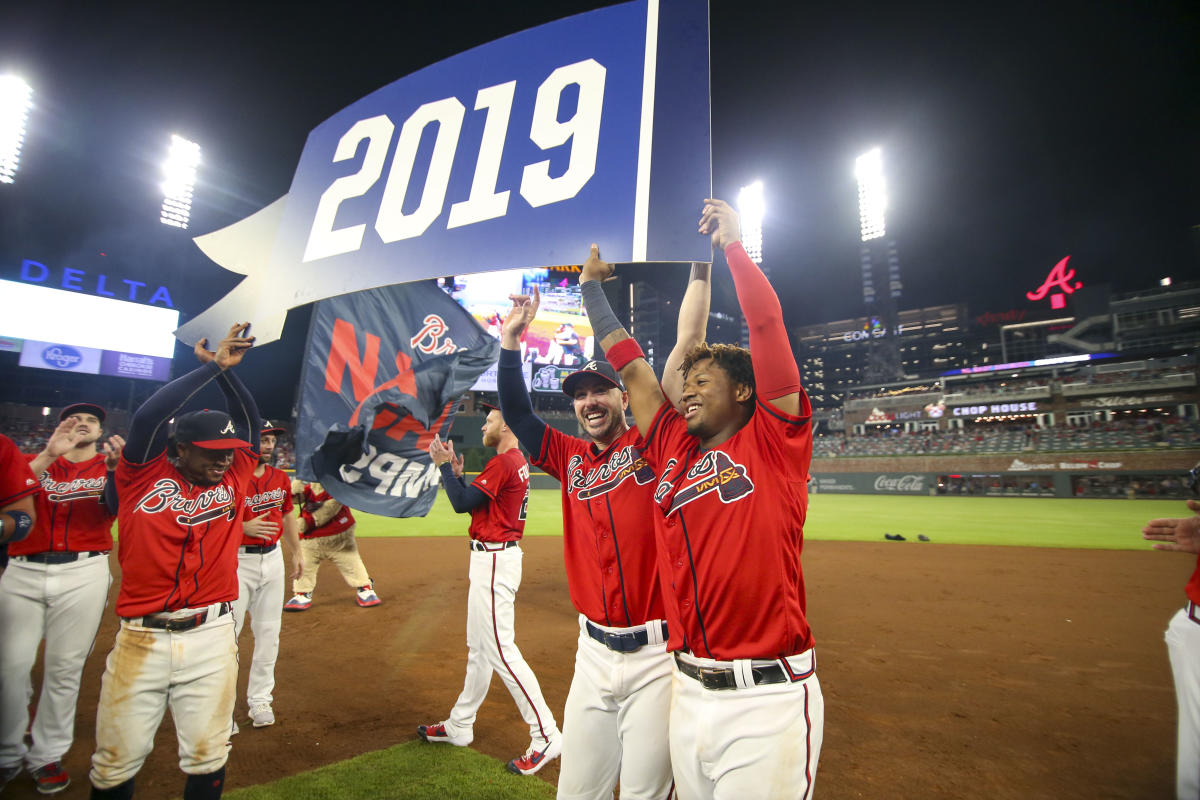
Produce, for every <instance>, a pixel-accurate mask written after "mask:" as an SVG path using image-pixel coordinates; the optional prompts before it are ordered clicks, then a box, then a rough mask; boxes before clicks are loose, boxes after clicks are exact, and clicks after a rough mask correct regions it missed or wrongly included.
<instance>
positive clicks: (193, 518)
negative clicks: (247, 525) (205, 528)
mask: <svg viewBox="0 0 1200 800" xmlns="http://www.w3.org/2000/svg"><path fill="white" fill-rule="evenodd" d="M133 510H134V511H135V512H138V511H144V512H146V513H147V514H158V513H160V512H162V511H166V512H168V513H173V514H175V515H176V516H175V521H176V522H178V523H179V524H180V525H200V524H202V523H205V522H212V521H213V520H216V519H220V518H221V517H224V518H225V519H227V520H232V519H233V518H234V515H235V512H236V511H237V503H235V502H234V499H233V493H232V492H231V491H229V487H228V486H214V487H212V488H211V489H206V490H204V491H203V492H201V493H200V494H198V495H196V496H195V497H193V498H188V497H186V496H185V495H184V493H183V490H182V489H180V488H179V484H178V483H176V482H175V481H174V480H172V479H171V478H160V479H159V480H158V481H157V482H156V483H155V484H154V486H153V488H151V489H150V491H149V492H147V493H146V495H145V497H143V498H142V499H141V500H139V501H138V504H137V506H136V507H135V508H134V509H133Z"/></svg>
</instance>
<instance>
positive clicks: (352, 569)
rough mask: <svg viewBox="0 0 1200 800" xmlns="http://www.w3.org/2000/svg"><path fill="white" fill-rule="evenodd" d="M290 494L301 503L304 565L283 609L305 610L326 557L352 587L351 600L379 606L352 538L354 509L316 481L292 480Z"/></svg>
mask: <svg viewBox="0 0 1200 800" xmlns="http://www.w3.org/2000/svg"><path fill="white" fill-rule="evenodd" d="M292 496H293V497H294V498H295V500H296V502H297V503H298V504H299V505H300V552H301V554H302V555H303V565H302V569H301V572H300V577H299V578H297V579H296V580H294V581H292V590H293V591H294V592H295V593H296V594H295V595H294V596H293V597H292V599H291V600H288V601H287V603H285V604H284V606H283V610H284V611H307V610H308V609H309V608H311V607H312V593H313V590H314V589H316V588H317V570H318V569H320V566H321V562H322V561H325V560H326V559H328V560H329V561H332V562H333V563H334V566H336V567H337V568H338V572H340V573H342V579H343V580H344V581H346V583H347V584H349V585H350V586H351V587H353V588H354V602H355V603H357V604H358V605H359V606H360V607H362V608H374V607H375V606H377V605H379V603H380V600H379V595H377V594H376V593H375V584H374V583H373V582H372V581H371V576H370V575H369V574H368V573H367V567H366V565H365V564H363V560H362V556H361V555H359V553H358V540H357V539H355V537H354V528H355V522H354V512H353V511H351V510H350V507H349V506H344V505H342V504H341V503H340V502H338V501H337V500H335V499H334V498H333V496H332V495H331V494H329V492H327V491H325V487H324V486H322V485H321V484H319V483H305V482H304V481H299V480H293V481H292Z"/></svg>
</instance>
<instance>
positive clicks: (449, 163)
mask: <svg viewBox="0 0 1200 800" xmlns="http://www.w3.org/2000/svg"><path fill="white" fill-rule="evenodd" d="M605 75H606V70H605V68H604V67H603V66H602V65H601V64H599V63H597V62H596V61H595V60H594V59H590V58H589V59H587V60H586V61H579V62H577V63H575V64H568V65H567V66H565V67H559V68H558V69H556V70H554V72H552V73H550V76H549V77H547V78H546V80H544V81H542V84H541V86H539V87H538V91H537V100H536V101H535V102H534V106H533V120H532V124H531V126H530V130H529V138H530V140H531V141H532V142H533V143H534V144H536V145H537V146H538V147H540V148H541V149H543V150H550V149H551V148H555V147H561V146H562V145H564V144H567V143H568V142H569V143H570V147H571V154H570V158H569V160H568V162H567V168H566V170H565V171H564V172H563V174H562V175H559V176H558V177H556V178H552V177H550V160H549V159H547V160H545V161H539V162H537V163H535V164H529V165H527V166H526V167H525V169H524V171H523V172H522V174H521V196H522V197H524V198H525V201H526V202H528V203H529V205H531V206H533V207H534V208H537V207H540V206H545V205H549V204H551V203H559V202H562V201H563V200H570V199H571V198H572V197H575V196H576V195H577V194H579V191H580V190H581V189H582V188H583V187H584V186H586V185H587V182H588V181H589V180H591V178H592V175H594V174H595V172H596V152H597V148H598V146H599V144H600V116H601V111H602V109H603V106H604V81H605ZM569 86H577V87H578V89H579V100H578V102H577V104H576V108H575V113H574V114H573V115H572V116H571V117H570V118H569V119H566V120H563V121H561V122H560V121H559V119H558V114H559V111H560V110H561V105H562V97H563V93H564V92H565V91H566V89H567V87H569ZM516 88H517V83H516V81H509V82H508V83H501V84H498V85H496V86H489V87H487V88H485V89H480V90H479V92H478V94H477V95H476V98H475V110H476V111H482V110H484V109H486V110H487V119H486V122H485V123H484V128H483V136H482V140H481V141H480V146H479V154H478V156H477V157H476V159H475V173H474V176H473V178H472V180H471V194H470V196H469V197H468V198H467V199H466V200H463V201H460V202H457V203H454V204H452V205H451V206H450V214H449V216H448V219H447V221H446V227H447V228H458V227H461V226H463V225H470V224H472V223H475V222H482V221H483V220H488V219H495V218H497V217H502V216H504V215H505V214H506V213H507V212H508V200H509V191H508V190H507V189H506V190H504V191H502V192H497V191H496V184H497V182H498V181H499V177H500V163H501V159H502V156H503V154H504V142H505V139H506V137H507V135H508V124H509V117H510V116H511V114H512V106H513V97H514V95H515V94H516ZM465 115H466V109H465V107H464V106H463V104H462V103H461V102H459V101H458V99H457V98H454V97H447V98H446V99H444V100H438V101H436V102H432V103H426V104H424V105H422V106H421V107H420V108H418V109H417V110H416V111H414V112H413V113H412V115H411V116H410V117H409V118H408V119H407V120H405V121H404V125H403V126H402V127H401V128H400V137H399V139H398V141H397V143H396V152H395V155H393V156H392V166H391V169H390V170H389V171H388V177H387V183H386V184H385V185H384V189H383V197H382V198H381V200H380V202H379V211H378V212H377V214H376V218H375V230H376V232H378V234H379V237H380V238H381V239H382V240H383V241H384V242H386V243H390V242H398V241H400V240H402V239H411V238H414V237H417V236H420V235H421V234H423V233H425V231H427V230H428V229H429V226H430V225H432V224H433V222H434V220H436V219H437V218H438V217H439V216H440V215H441V213H442V209H443V208H444V207H445V204H446V191H447V189H448V187H449V185H450V173H451V170H452V169H453V167H454V156H455V153H456V151H457V150H458V141H459V137H460V135H461V133H462V125H463V119H464V117H465ZM434 123H436V124H437V126H438V131H437V137H436V139H435V140H434V145H433V155H432V157H431V159H430V163H429V171H428V172H427V173H426V175H425V184H424V186H423V187H422V188H421V200H420V202H419V204H418V205H417V208H416V209H415V210H414V211H412V212H411V213H409V214H405V213H404V201H405V199H406V198H407V197H408V190H409V184H410V183H411V182H412V174H413V169H414V167H415V166H416V159H417V151H418V148H419V147H420V144H421V136H422V134H423V133H424V131H425V129H426V128H427V127H429V126H430V125H431V124H434ZM395 129H396V127H395V125H394V124H393V123H392V121H391V120H390V119H388V117H387V116H386V115H383V114H381V115H379V116H377V117H371V118H370V119H364V120H360V121H358V122H356V123H354V125H353V126H352V127H351V128H350V130H348V131H347V132H346V133H345V135H343V136H342V138H341V139H340V140H338V146H337V150H336V151H335V152H334V156H333V163H335V164H336V163H338V162H339V161H345V160H346V159H349V158H352V157H353V156H354V154H355V153H356V152H357V151H358V145H359V143H360V142H361V141H362V140H363V139H367V140H368V144H367V152H366V155H365V156H364V157H363V163H362V167H360V168H359V170H358V172H356V173H355V174H353V175H346V176H343V177H341V178H337V179H335V180H334V181H333V183H331V184H330V185H329V188H328V189H326V190H325V191H324V193H322V194H321V200H320V202H319V203H318V204H317V211H316V214H314V215H313V224H312V229H311V231H310V232H309V235H308V244H307V245H306V246H305V248H304V260H305V261H315V260H317V259H320V258H328V257H329V256H335V255H340V254H342V253H351V252H354V251H356V250H358V249H359V248H360V247H362V239H363V233H364V232H365V230H366V225H351V226H349V227H346V228H336V229H335V228H334V227H333V225H334V222H335V221H336V218H337V213H338V208H339V207H340V206H341V204H342V202H343V201H345V200H350V199H352V198H355V197H361V196H362V195H364V194H366V193H367V191H369V190H370V188H371V187H372V186H374V185H375V182H376V181H377V180H379V177H380V175H382V174H383V162H384V160H385V158H386V157H387V150H388V145H389V144H390V143H391V138H392V134H393V133H394V132H395Z"/></svg>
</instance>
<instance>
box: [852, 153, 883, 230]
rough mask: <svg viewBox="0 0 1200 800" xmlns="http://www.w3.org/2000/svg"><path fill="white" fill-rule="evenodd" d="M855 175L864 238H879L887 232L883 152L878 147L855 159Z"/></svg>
mask: <svg viewBox="0 0 1200 800" xmlns="http://www.w3.org/2000/svg"><path fill="white" fill-rule="evenodd" d="M854 177H856V178H857V179H858V219H859V224H860V227H861V229H862V240H863V241H864V242H867V241H870V240H871V239H879V238H881V237H882V236H883V235H884V234H885V233H886V232H887V229H886V227H885V225H884V212H886V211H887V182H886V181H885V180H884V178H883V153H881V152H880V150H879V148H878V147H876V148H875V149H873V150H868V151H867V152H866V153H863V154H862V155H861V156H859V157H858V158H857V159H855V161H854Z"/></svg>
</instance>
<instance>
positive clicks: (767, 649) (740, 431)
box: [581, 200, 824, 800]
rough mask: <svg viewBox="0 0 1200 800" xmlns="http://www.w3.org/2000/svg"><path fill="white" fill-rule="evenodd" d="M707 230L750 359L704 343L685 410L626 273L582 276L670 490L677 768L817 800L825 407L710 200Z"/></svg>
mask: <svg viewBox="0 0 1200 800" xmlns="http://www.w3.org/2000/svg"><path fill="white" fill-rule="evenodd" d="M700 232H701V233H703V234H711V236H712V241H713V244H714V245H719V246H720V247H721V249H722V250H724V252H725V257H726V259H727V260H728V262H729V268H730V272H731V273H732V275H733V281H734V286H735V288H736V289H737V294H738V302H739V304H740V305H741V308H742V313H743V314H744V315H745V317H746V322H747V324H748V326H749V329H750V350H749V352H747V351H746V350H744V349H742V348H740V347H734V346H731V345H711V346H710V345H707V344H701V345H698V346H697V347H696V348H695V349H694V350H693V351H692V352H691V353H690V354H689V355H688V357H687V358H686V359H685V360H684V363H683V375H684V388H683V395H682V398H681V402H680V409H681V410H677V409H676V408H675V407H673V406H672V405H671V404H670V403H669V402H668V401H667V400H666V398H665V397H664V396H663V393H662V391H661V389H660V388H659V385H658V382H657V381H656V380H655V378H654V372H653V370H652V369H651V368H650V365H649V364H647V363H646V360H645V359H644V358H643V357H642V354H641V350H640V348H639V347H638V346H637V342H635V341H634V340H633V339H630V338H629V335H628V334H627V333H626V332H625V331H624V330H623V329H622V328H621V327H620V325H619V323H618V322H617V320H616V317H615V316H613V313H612V309H611V308H609V306H608V301H607V300H606V299H605V296H604V292H603V290H602V289H601V287H600V281H601V280H603V279H605V278H607V277H608V276H609V275H611V273H612V266H611V265H610V264H606V263H604V262H603V261H601V260H600V257H599V253H598V251H597V248H596V246H595V245H592V252H591V255H590V256H589V258H588V260H587V262H586V263H585V264H584V266H583V275H582V276H581V286H582V290H583V298H584V303H585V306H586V308H587V310H588V317H589V318H590V319H591V321H592V326H593V328H594V329H595V331H596V336H597V338H598V339H599V340H600V343H601V345H602V346H603V347H604V349H605V350H606V353H607V356H608V360H609V361H610V362H612V364H613V366H614V367H616V368H617V369H618V371H619V372H620V374H621V377H622V378H623V379H624V380H625V385H626V386H627V387H629V398H630V406H631V407H632V408H633V413H634V418H635V419H636V421H637V425H638V428H639V430H641V432H642V436H643V437H644V438H645V442H646V450H645V455H646V459H647V461H649V463H650V464H651V466H653V467H654V471H655V473H656V474H657V475H658V476H659V480H658V484H657V488H656V489H655V500H656V501H657V502H658V505H659V508H660V509H661V512H662V513H661V514H660V515H658V517H657V522H658V525H657V531H656V534H657V540H658V553H659V555H658V557H659V566H660V570H661V574H662V577H663V579H664V589H666V590H667V591H669V593H670V594H669V595H668V597H667V619H668V621H669V622H670V626H671V631H670V633H671V636H670V642H669V644H668V648H669V649H670V650H673V651H676V652H675V661H676V671H675V675H674V688H675V692H674V700H673V703H672V706H671V718H670V746H671V764H672V767H673V768H674V772H675V781H676V784H677V786H678V789H679V795H680V796H681V797H687V798H689V800H690V799H692V798H701V799H703V798H712V797H737V798H755V797H761V798H781V797H798V798H808V797H810V796H811V794H812V786H813V780H814V778H815V776H816V769H817V757H818V755H819V753H820V749H821V735H822V729H823V725H824V701H823V699H822V695H821V688H820V685H819V683H818V682H817V678H816V663H815V656H814V652H813V648H812V634H811V632H810V631H809V626H808V620H807V618H806V616H805V596H804V576H803V572H802V571H801V567H800V551H801V544H802V541H803V524H804V516H805V510H806V506H807V500H808V498H807V494H806V492H805V481H806V479H807V477H808V467H809V462H810V460H811V456H812V430H811V426H810V424H809V423H810V416H811V408H810V406H809V403H808V398H807V396H806V395H805V393H804V390H803V388H802V387H801V386H800V374H799V369H798V368H797V367H796V362H795V360H794V358H792V357H791V356H790V353H791V347H790V345H789V343H788V339H787V332H786V330H785V329H784V326H783V312H782V310H781V308H780V306H779V300H778V298H777V297H776V296H775V292H774V290H773V289H772V288H771V285H770V283H768V281H767V279H766V276H765V275H763V273H762V272H761V271H760V270H759V269H758V267H757V266H756V265H755V264H754V262H753V261H751V260H750V258H749V256H747V255H746V252H745V250H744V249H743V248H742V246H741V243H740V241H739V236H740V234H739V231H738V218H737V214H736V213H735V212H734V211H733V209H732V208H730V207H729V206H728V205H727V204H726V203H724V202H722V201H720V200H706V201H705V206H704V212H703V215H702V216H701V218H700Z"/></svg>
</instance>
